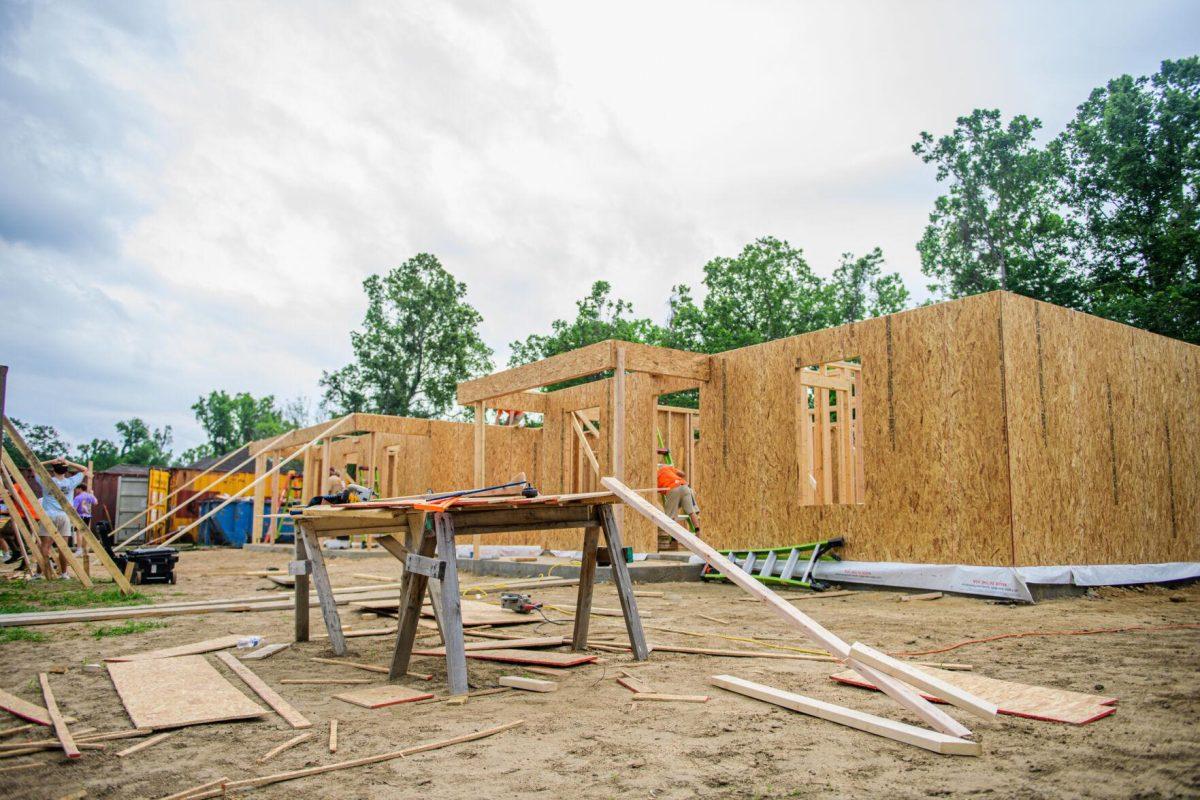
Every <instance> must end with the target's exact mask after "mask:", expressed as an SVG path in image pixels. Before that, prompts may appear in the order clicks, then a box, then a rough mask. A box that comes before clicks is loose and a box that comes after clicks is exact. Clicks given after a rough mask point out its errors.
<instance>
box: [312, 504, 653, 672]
mask: <svg viewBox="0 0 1200 800" xmlns="http://www.w3.org/2000/svg"><path fill="white" fill-rule="evenodd" d="M618 502H620V500H619V498H617V497H616V496H615V495H613V494H612V493H610V492H590V493H587V494H564V495H545V496H539V497H532V498H530V497H522V496H520V495H502V496H493V497H462V498H454V500H453V501H452V502H450V503H448V504H441V505H439V504H433V506H431V504H430V502H429V501H428V500H426V499H424V498H419V497H418V498H402V499H396V500H380V501H375V502H369V503H354V504H350V505H342V506H336V505H320V506H311V507H309V508H303V509H296V510H295V511H294V512H293V515H292V516H293V519H294V521H295V523H296V527H297V530H298V535H297V536H296V537H295V552H296V557H295V561H293V562H292V564H291V565H290V566H289V571H290V572H291V573H292V574H293V575H294V576H295V592H296V603H295V622H296V630H295V638H296V641H298V642H304V641H308V638H309V636H308V608H309V594H308V592H309V580H310V578H311V581H312V584H313V587H314V588H315V589H316V590H317V599H318V601H319V604H320V608H321V616H322V618H323V619H324V621H325V628H326V630H327V631H328V633H329V641H330V644H331V645H332V648H333V651H334V653H336V654H337V655H344V654H345V652H346V638H345V636H344V635H343V633H342V624H341V620H340V618H339V617H338V611H337V603H336V601H335V600H334V596H333V589H332V587H331V586H330V584H329V574H328V572H327V571H326V569H325V560H324V558H323V557H322V553H321V539H322V538H332V537H337V536H347V535H350V534H366V535H368V536H370V537H373V538H374V539H375V541H376V542H378V543H379V544H380V545H382V546H383V547H384V548H385V549H386V550H387V551H388V552H389V553H390V554H392V555H393V556H395V557H396V558H397V559H399V560H400V561H401V562H402V563H403V564H404V575H403V578H402V579H401V585H400V610H399V624H398V627H397V631H396V649H395V652H394V653H393V656H392V664H391V669H390V671H389V679H390V680H393V681H394V680H398V679H399V678H401V677H403V676H404V675H406V674H407V673H408V662H409V659H410V658H411V656H412V650H413V641H414V639H415V638H416V634H417V621H418V619H419V618H420V616H421V607H422V605H423V602H424V598H425V594H426V592H428V593H429V596H430V603H431V605H432V607H433V611H434V615H435V617H436V620H437V624H438V628H439V629H440V630H441V634H442V639H443V640H444V643H445V651H446V673H447V676H448V683H449V690H450V694H452V695H460V694H466V693H467V660H466V654H465V649H464V641H463V625H462V603H461V597H460V595H459V583H458V564H457V560H456V558H455V536H457V535H470V536H475V535H486V534H490V533H505V532H509V531H532V530H538V531H541V530H546V531H549V530H561V529H564V528H582V529H583V559H582V566H581V568H580V572H579V594H578V597H577V599H576V601H575V627H574V630H573V632H572V637H571V643H572V649H574V650H577V651H578V650H583V649H584V648H586V647H587V637H588V621H589V619H590V618H591V608H592V589H593V586H594V583H595V578H596V550H597V547H598V545H599V539H600V533H601V532H603V533H604V539H605V543H606V545H607V546H608V551H609V552H610V553H613V554H620V553H622V552H623V548H622V545H621V532H620V530H619V528H618V525H617V520H616V515H615V514H614V513H613V504H614V503H618ZM422 507H423V508H422ZM434 507H436V508H437V510H434ZM612 576H613V583H614V584H615V585H616V589H617V596H618V598H619V599H620V602H621V612H622V614H623V616H624V618H625V628H626V630H627V631H628V633H629V644H630V646H631V647H632V649H633V656H634V658H635V659H637V660H639V661H644V660H646V659H647V658H648V656H649V651H648V649H647V647H646V637H645V634H644V633H643V632H642V622H641V618H640V617H639V616H638V610H637V601H636V600H635V599H634V596H633V586H632V583H631V582H630V577H629V568H628V566H627V565H626V563H625V561H624V559H623V558H620V557H619V556H618V557H615V558H613V559H612Z"/></svg>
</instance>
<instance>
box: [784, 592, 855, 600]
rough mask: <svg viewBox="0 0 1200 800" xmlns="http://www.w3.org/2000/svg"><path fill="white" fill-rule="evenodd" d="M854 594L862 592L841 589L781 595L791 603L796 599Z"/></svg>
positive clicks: (814, 598) (816, 598)
mask: <svg viewBox="0 0 1200 800" xmlns="http://www.w3.org/2000/svg"><path fill="white" fill-rule="evenodd" d="M852 594H860V592H855V591H850V590H847V589H839V590H838V591H836V592H810V593H808V594H796V595H780V596H781V597H782V598H783V599H784V600H787V601H788V602H789V603H791V602H795V601H796V600H819V599H821V598H822V597H846V596H848V595H852Z"/></svg>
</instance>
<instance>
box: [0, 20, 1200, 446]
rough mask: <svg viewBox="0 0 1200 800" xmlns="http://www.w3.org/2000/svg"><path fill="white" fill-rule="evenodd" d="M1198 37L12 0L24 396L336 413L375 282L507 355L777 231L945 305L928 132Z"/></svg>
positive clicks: (165, 420)
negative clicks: (429, 296)
mask: <svg viewBox="0 0 1200 800" xmlns="http://www.w3.org/2000/svg"><path fill="white" fill-rule="evenodd" d="M1197 52H1200V4H1197V3H1195V2H1137V3H1130V2H1121V3H1099V2H1079V3H1065V2H1064V3H1054V2H1046V0H1040V1H1039V2H996V3H983V2H971V3H963V2H944V3H912V2H905V3H901V2H891V3H822V4H817V3H801V2H779V3H772V2H730V3H716V2H678V3H654V2H645V1H642V2H633V3H620V2H611V1H610V2H606V3H586V4H585V3H577V2H564V1H563V0H547V2H528V3H513V4H507V3H500V2H490V1H488V0H480V1H479V2H473V3H459V4H453V3H446V2H423V3H416V2H384V1H383V0H375V1H374V2H278V3H259V2H247V1H246V0H239V2H228V3H224V2H215V1H214V0H203V1H200V0H196V1H195V2H186V3H183V2H181V3H140V2H132V1H131V0H121V1H120V2H95V3H71V2H44V3H42V2H33V3H30V2H24V0H0V337H2V340H0V363H7V364H9V365H10V367H11V372H10V376H9V391H8V410H9V413H10V414H11V415H13V416H16V417H18V418H21V419H24V420H27V421H31V422H43V423H48V424H52V425H55V426H57V427H58V428H59V429H60V431H61V432H62V433H63V434H64V436H65V437H66V438H67V439H68V440H69V441H70V442H72V443H73V444H76V443H78V442H80V441H86V440H89V439H91V438H92V437H94V436H112V435H113V429H112V426H113V423H114V422H116V421H117V420H118V419H123V418H126V417H130V416H141V417H143V418H145V419H146V420H147V421H148V422H149V423H150V424H151V425H153V426H161V425H164V424H169V425H172V426H173V427H174V429H175V448H176V450H177V451H178V450H182V449H183V448H186V447H188V446H191V445H194V444H197V443H199V442H200V441H202V439H203V436H202V433H201V432H200V430H199V429H198V427H197V426H196V424H195V422H194V420H193V417H192V413H191V411H190V410H189V406H190V405H191V403H192V402H194V401H195V399H196V397H198V396H199V395H201V394H203V393H207V392H208V391H209V390H211V389H214V388H221V389H226V390H229V391H231V392H234V391H241V390H245V391H250V392H252V393H254V394H256V395H258V394H266V393H272V394H275V395H276V396H277V397H279V398H280V399H290V398H294V397H297V396H305V397H308V398H310V399H311V400H312V402H313V404H314V406H315V404H316V400H317V399H318V396H319V390H318V387H317V379H318V378H319V377H320V374H321V371H322V370H324V369H334V368H337V367H339V366H342V365H343V364H345V363H347V362H348V360H349V359H350V356H351V352H350V343H349V335H348V333H349V331H350V330H351V328H353V327H355V326H357V325H358V324H359V322H360V321H361V319H362V314H363V311H364V297H363V294H362V290H361V281H362V279H363V278H364V277H365V276H367V275H369V274H371V273H375V272H383V271H386V270H387V269H388V268H389V267H392V266H395V265H396V264H398V263H400V262H401V261H403V260H405V259H407V258H408V257H410V256H412V255H413V254H415V253H418V252H421V251H428V252H432V253H435V254H436V255H437V256H438V257H439V258H440V259H441V260H442V263H443V264H444V265H445V266H446V268H447V269H448V270H450V271H451V272H452V273H453V274H454V275H455V276H457V277H458V278H459V279H460V280H462V281H465V282H466V284H467V286H468V291H469V299H470V301H471V302H472V303H473V304H474V305H475V306H476V307H477V308H478V309H479V311H480V312H481V313H482V315H483V318H484V324H483V335H484V337H485V339H486V340H487V342H488V344H489V345H491V347H492V348H493V349H495V350H496V363H497V365H498V366H502V365H503V364H504V363H505V362H506V361H507V358H508V343H509V342H511V341H512V340H514V339H517V338H523V337H524V336H525V335H527V334H529V333H532V332H541V331H544V330H545V329H546V328H547V326H548V323H549V322H550V320H552V319H554V318H556V317H564V316H571V315H572V314H573V310H574V301H575V300H576V299H577V298H578V297H580V296H582V295H583V294H584V293H585V292H586V291H587V288H588V286H589V285H590V284H591V282H592V281H594V280H597V279H600V278H603V279H606V280H608V281H611V282H612V283H613V284H614V286H615V289H616V293H617V294H618V295H619V296H621V297H625V298H628V299H630V300H632V301H633V302H634V304H635V310H636V312H637V313H638V314H640V315H646V316H651V317H653V318H655V319H657V320H659V321H663V320H664V319H665V315H666V310H667V305H666V303H667V298H668V296H669V293H670V288H671V286H672V285H673V284H676V283H688V284H692V285H696V284H698V283H699V280H700V276H701V268H702V267H703V265H704V263H705V261H707V260H708V259H709V258H711V257H713V256H715V255H733V254H735V253H736V252H737V251H738V250H740V249H741V247H742V246H743V245H744V244H746V243H747V242H749V241H751V240H753V239H754V238H756V237H758V236H762V235H766V234H770V235H774V236H778V237H781V238H785V239H787V240H789V241H790V242H792V244H794V245H796V246H799V247H802V248H803V249H804V251H805V253H806V255H807V258H808V260H809V263H810V264H812V266H813V267H814V269H815V270H817V272H819V273H820V274H823V275H828V274H829V273H830V272H831V271H832V270H833V268H834V266H835V265H836V261H837V257H838V254H840V253H842V252H844V251H847V250H849V251H853V252H855V253H862V252H864V251H866V250H868V249H870V248H872V247H874V246H876V245H878V246H880V247H882V248H883V251H884V255H885V257H886V258H887V262H888V265H889V268H890V269H894V270H898V271H899V272H900V273H901V274H902V275H903V276H904V278H905V279H906V281H907V283H908V286H909V288H910V290H911V291H913V293H914V295H915V297H916V298H918V299H923V298H925V297H927V293H926V291H925V289H924V285H925V283H926V281H925V280H924V279H923V277H922V276H921V274H920V271H919V263H918V259H917V255H916V251H915V247H914V245H915V243H916V241H917V239H918V238H919V237H920V235H921V231H922V228H923V226H924V224H925V220H926V217H927V215H928V213H929V210H930V208H931V205H932V202H933V199H934V198H935V197H936V196H937V194H938V192H939V187H938V185H937V183H936V182H935V181H934V178H933V170H932V168H931V167H928V166H926V165H923V164H922V163H921V162H920V161H919V159H917V158H916V157H915V156H914V155H912V153H911V150H910V147H911V145H912V143H913V141H915V140H916V138H917V135H918V133H919V132H920V131H921V130H929V131H931V132H934V133H939V134H940V133H944V132H946V131H948V130H949V129H950V128H951V127H953V124H954V119H955V117H956V116H958V115H960V114H966V113H969V112H970V111H971V110H972V109H974V108H976V107H998V108H1000V109H1001V110H1002V111H1003V112H1004V113H1005V114H1006V115H1012V114H1017V113H1024V114H1029V115H1036V116H1038V117H1040V118H1041V119H1042V120H1043V121H1044V122H1045V124H1046V129H1047V135H1053V134H1054V133H1056V132H1057V131H1058V130H1059V129H1061V127H1062V125H1063V124H1064V123H1065V122H1066V121H1067V120H1068V119H1069V118H1070V116H1071V115H1072V113H1073V110H1074V108H1075V106H1076V105H1078V104H1079V103H1080V102H1082V101H1083V100H1084V99H1085V98H1086V96H1087V93H1088V92H1089V90H1091V89H1092V88H1093V87H1095V86H1099V85H1102V84H1103V83H1104V82H1105V81H1106V80H1107V79H1109V78H1111V77H1115V76H1117V75H1120V74H1122V73H1130V74H1134V75H1144V74H1150V73H1152V72H1154V71H1155V70H1156V69H1157V66H1158V64H1159V62H1160V61H1162V60H1163V59H1167V58H1180V57H1185V56H1189V55H1194V54H1196V53H1197Z"/></svg>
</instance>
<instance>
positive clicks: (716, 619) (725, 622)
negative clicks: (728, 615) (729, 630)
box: [696, 614, 729, 625]
mask: <svg viewBox="0 0 1200 800" xmlns="http://www.w3.org/2000/svg"><path fill="white" fill-rule="evenodd" d="M696 616H697V617H699V618H700V619H706V620H708V621H709V622H715V623H717V624H718V625H728V624H729V620H727V619H721V618H720V617H710V616H709V615H708V614H697V615H696Z"/></svg>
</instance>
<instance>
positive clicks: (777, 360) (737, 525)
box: [699, 294, 1012, 564]
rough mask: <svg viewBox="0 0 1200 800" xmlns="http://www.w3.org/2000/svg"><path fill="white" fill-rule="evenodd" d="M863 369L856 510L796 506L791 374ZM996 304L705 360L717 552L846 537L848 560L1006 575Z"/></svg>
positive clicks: (705, 503)
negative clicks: (807, 368)
mask: <svg viewBox="0 0 1200 800" xmlns="http://www.w3.org/2000/svg"><path fill="white" fill-rule="evenodd" d="M855 357H858V358H861V359H862V367H863V368H862V375H863V389H862V390H863V400H862V408H863V434H864V437H863V438H864V453H865V465H866V468H865V481H866V502H865V503H864V504H861V505H828V506H801V505H800V504H799V472H800V465H799V449H798V446H797V430H796V422H797V416H798V414H797V411H798V408H797V398H798V392H797V385H796V369H797V367H798V366H804V365H810V364H822V363H826V362H830V361H840V360H844V359H848V358H855ZM1000 375H1001V370H1000V328H999V295H995V294H994V295H984V296H980V297H974V298H969V299H966V300H963V301H960V302H957V303H945V304H941V305H936V306H930V307H926V308H921V309H916V310H913V311H908V312H905V313H902V314H894V315H891V316H889V317H882V318H877V319H872V320H867V321H865V322H859V323H854V324H851V325H845V326H841V327H838V328H831V329H827V330H823V331H818V332H815V333H809V334H805V335H802V336H796V337H792V338H789V339H782V340H778V341H775V342H770V343H767V344H763V345H757V346H754V347H749V348H744V349H741V350H734V351H731V352H728V353H723V354H720V355H718V356H716V357H715V358H714V362H713V375H712V380H711V381H710V382H709V385H708V386H707V387H705V388H704V389H702V390H701V401H700V420H701V430H702V434H701V437H700V442H699V446H700V457H699V460H700V463H701V465H702V466H701V470H702V472H703V473H704V485H705V491H704V494H703V496H702V497H701V498H700V501H701V509H702V511H703V525H702V529H703V532H704V534H705V538H706V539H708V540H709V541H710V542H712V543H713V544H714V546H716V547H721V548H731V547H770V546H783V545H788V544H795V543H797V542H804V541H812V540H814V539H821V538H831V537H835V536H843V537H845V539H846V546H845V548H844V549H843V551H842V554H843V556H844V557H846V558H848V559H863V560H872V561H916V562H928V563H971V564H1007V563H1009V561H1010V559H1011V555H1012V537H1011V528H1010V524H1009V506H1008V489H1009V485H1008V464H1007V448H1006V447H1005V444H1004V422H1003V421H1004V413H1003V398H1002V393H1001V381H1000Z"/></svg>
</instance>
